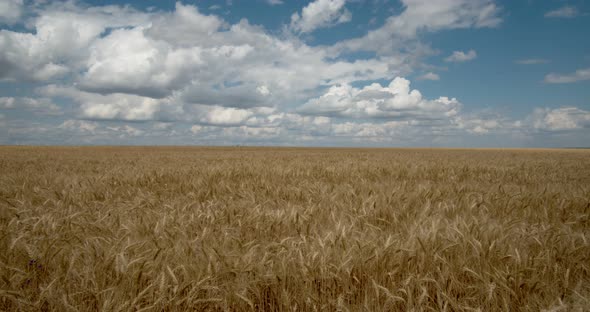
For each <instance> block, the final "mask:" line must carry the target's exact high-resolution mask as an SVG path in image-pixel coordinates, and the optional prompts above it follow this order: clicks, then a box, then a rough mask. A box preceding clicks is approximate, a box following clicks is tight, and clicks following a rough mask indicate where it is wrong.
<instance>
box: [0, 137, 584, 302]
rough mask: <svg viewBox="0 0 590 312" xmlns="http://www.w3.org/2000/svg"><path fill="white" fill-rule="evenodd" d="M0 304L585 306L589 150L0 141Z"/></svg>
mask: <svg viewBox="0 0 590 312" xmlns="http://www.w3.org/2000/svg"><path fill="white" fill-rule="evenodd" d="M0 275H1V276H0V277H1V278H0V311H37V310H44V311H187V310H189V311H201V310H205V311H263V310H265V311H336V310H339V311H410V310H412V309H414V311H541V310H547V311H589V310H590V150H493V149H486V150H460V149H303V148H188V147H187V148H180V147H178V148H175V147H158V148H151V147H0Z"/></svg>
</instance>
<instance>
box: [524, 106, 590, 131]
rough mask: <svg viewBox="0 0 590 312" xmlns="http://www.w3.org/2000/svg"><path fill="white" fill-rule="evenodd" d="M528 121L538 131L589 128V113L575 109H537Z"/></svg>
mask: <svg viewBox="0 0 590 312" xmlns="http://www.w3.org/2000/svg"><path fill="white" fill-rule="evenodd" d="M530 119H531V122H532V125H533V127H534V128H535V129H540V130H554V131H555V130H573V129H580V128H590V111H586V110H583V109H580V108H577V107H562V108H556V109H549V108H538V109H536V110H535V111H534V112H533V114H532V116H531V117H530Z"/></svg>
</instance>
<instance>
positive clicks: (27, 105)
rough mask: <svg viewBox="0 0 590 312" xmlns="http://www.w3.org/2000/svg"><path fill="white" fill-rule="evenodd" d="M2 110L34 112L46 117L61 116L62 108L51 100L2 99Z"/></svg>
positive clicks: (0, 103)
mask: <svg viewBox="0 0 590 312" xmlns="http://www.w3.org/2000/svg"><path fill="white" fill-rule="evenodd" d="M0 108H4V109H18V108H22V109H25V110H29V111H33V112H36V113H42V114H46V115H58V114H61V109H60V107H59V106H58V105H57V104H55V103H53V101H52V100H51V99H49V98H31V97H0Z"/></svg>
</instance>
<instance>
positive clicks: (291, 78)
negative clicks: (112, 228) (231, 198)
mask: <svg viewBox="0 0 590 312" xmlns="http://www.w3.org/2000/svg"><path fill="white" fill-rule="evenodd" d="M588 29H590V3H589V2H587V1H581V0H546V1H540V0H515V1H494V0H438V1H430V0H401V1H385V0H315V1H279V0H252V1H238V0H233V1H183V2H175V1H155V0H150V1H114V0H111V1H40V0H32V1H28V0H0V144H40V145H46V144H58V145H87V144H89V145H94V144H114V145H119V144H121V145H136V144H137V145H152V144H154V145H169V144H173V145H236V144H240V145H296V146H453V147H579V146H590V88H589V87H590V40H588V39H587V30H588Z"/></svg>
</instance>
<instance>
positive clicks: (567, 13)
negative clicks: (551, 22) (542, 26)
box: [545, 5, 579, 18]
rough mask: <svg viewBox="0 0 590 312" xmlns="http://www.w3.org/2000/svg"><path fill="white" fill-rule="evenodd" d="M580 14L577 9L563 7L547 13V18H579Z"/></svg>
mask: <svg viewBox="0 0 590 312" xmlns="http://www.w3.org/2000/svg"><path fill="white" fill-rule="evenodd" d="M578 14H579V12H578V9H577V8H576V7H573V6H569V5H566V6H563V7H561V8H559V9H555V10H552V11H549V12H547V13H545V17H552V18H572V17H576V16H578Z"/></svg>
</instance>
